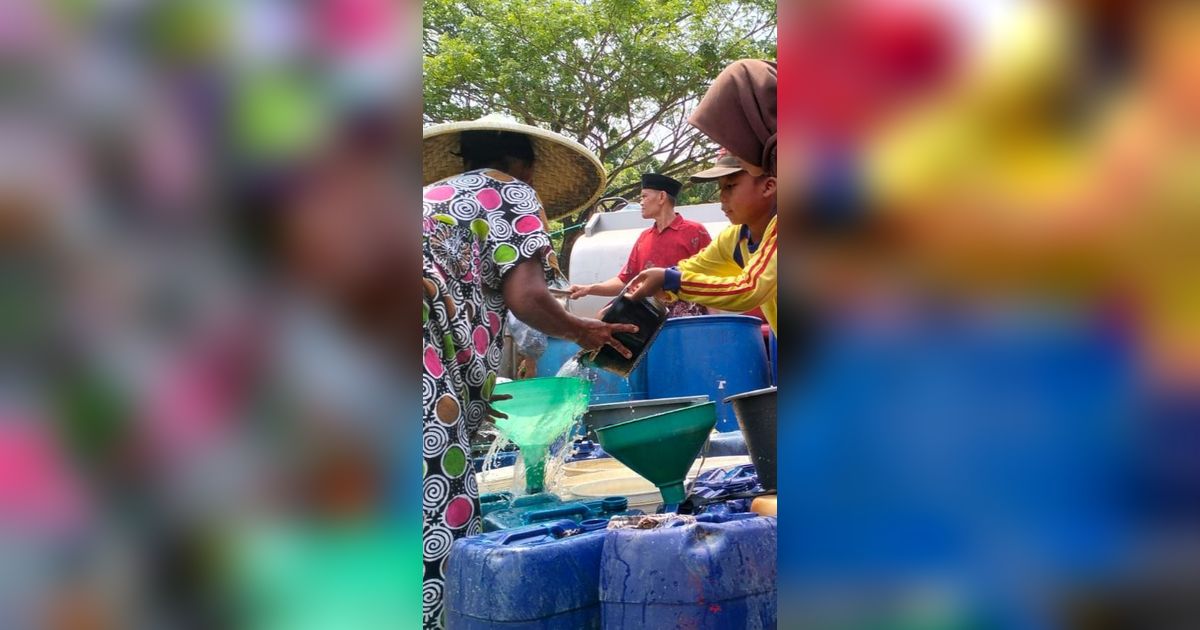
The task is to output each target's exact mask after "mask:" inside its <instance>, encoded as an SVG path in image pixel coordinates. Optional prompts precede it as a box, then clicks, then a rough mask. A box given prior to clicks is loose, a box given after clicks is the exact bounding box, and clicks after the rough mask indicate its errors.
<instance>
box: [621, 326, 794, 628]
mask: <svg viewBox="0 0 1200 630" xmlns="http://www.w3.org/2000/svg"><path fill="white" fill-rule="evenodd" d="M760 343H761V341H760ZM714 517H715V518H714ZM698 520H700V521H701V522H696V523H692V524H688V525H681V526H678V527H663V528H659V529H647V530H637V529H615V530H609V531H608V533H607V536H606V540H605V541H604V552H603V554H602V555H601V559H600V609H601V622H602V627H603V628H605V629H606V630H608V629H611V630H618V629H633V628H695V629H711V630H730V629H737V628H775V627H776V617H777V613H776V610H777V593H776V587H775V577H776V572H777V567H776V560H775V557H776V556H775V550H776V543H777V534H776V520H775V519H774V518H773V517H769V516H757V515H754V514H730V515H727V516H723V517H720V516H716V515H703V516H700V517H698ZM706 521H708V522H706ZM711 521H716V522H711Z"/></svg>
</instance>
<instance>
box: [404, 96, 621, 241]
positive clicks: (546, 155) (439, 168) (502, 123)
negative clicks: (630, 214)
mask: <svg viewBox="0 0 1200 630" xmlns="http://www.w3.org/2000/svg"><path fill="white" fill-rule="evenodd" d="M474 130H493V131H513V132H516V133H523V134H525V135H527V136H529V138H530V140H531V141H532V143H533V153H534V165H533V181H532V182H527V183H528V184H529V185H531V186H533V189H534V190H535V191H537V194H538V197H539V198H540V199H541V200H542V206H543V207H544V208H545V209H546V217H547V218H551V219H553V218H556V217H561V216H563V215H566V214H571V213H574V212H577V211H579V210H582V209H584V208H587V207H588V206H590V205H592V204H593V203H596V200H597V199H599V198H600V194H601V193H603V192H604V186H605V184H606V183H607V180H608V177H607V175H606V174H605V172H604V166H603V165H602V164H600V160H599V159H597V158H596V156H595V154H593V153H592V152H591V151H589V150H588V149H587V148H586V147H584V146H583V145H581V144H579V143H578V142H575V141H574V140H571V139H570V138H567V137H566V136H563V135H561V134H557V133H554V132H553V131H547V130H545V129H541V128H538V127H534V126H532V125H523V124H521V123H517V122H512V121H509V120H504V119H502V118H498V117H495V116H485V117H483V118H480V119H479V120H472V121H468V122H452V123H443V124H440V125H432V126H429V127H426V128H425V132H424V148H423V151H422V156H421V167H422V170H423V171H424V185H426V186H428V185H429V184H432V183H434V182H437V181H440V180H443V179H445V178H447V177H452V176H454V175H458V174H459V173H462V172H463V161H462V158H461V157H459V156H458V155H456V154H457V153H459V149H460V146H461V145H460V139H461V136H462V132H464V131H474Z"/></svg>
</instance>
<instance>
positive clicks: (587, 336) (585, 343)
mask: <svg viewBox="0 0 1200 630" xmlns="http://www.w3.org/2000/svg"><path fill="white" fill-rule="evenodd" d="M637 331H638V327H637V325H635V324H609V323H607V322H602V321H600V320H598V319H580V320H579V330H578V332H577V333H576V336H575V339H574V341H575V343H577V344H579V347H581V348H583V349H584V350H588V351H592V350H599V349H600V348H603V347H604V346H612V347H613V349H614V350H616V351H617V352H619V353H620V354H621V356H623V357H625V358H626V359H628V358H630V357H632V356H633V353H632V352H630V351H629V349H628V348H626V347H625V346H624V345H622V344H621V342H620V341H617V340H616V338H614V337H613V333H619V332H627V333H635V332H637Z"/></svg>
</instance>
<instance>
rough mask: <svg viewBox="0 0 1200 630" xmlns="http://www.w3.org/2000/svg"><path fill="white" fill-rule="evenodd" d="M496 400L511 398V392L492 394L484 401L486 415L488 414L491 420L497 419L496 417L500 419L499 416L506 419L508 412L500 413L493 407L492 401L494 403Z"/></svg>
mask: <svg viewBox="0 0 1200 630" xmlns="http://www.w3.org/2000/svg"><path fill="white" fill-rule="evenodd" d="M498 400H512V394H492V397H491V398H489V399H488V401H487V403H486V404H487V416H488V418H491V419H492V420H497V419H501V418H503V419H505V420H507V419H508V414H506V413H501V412H500V411H499V410H498V409H496V408H495V407H493V406H492V403H494V402H496V401H498Z"/></svg>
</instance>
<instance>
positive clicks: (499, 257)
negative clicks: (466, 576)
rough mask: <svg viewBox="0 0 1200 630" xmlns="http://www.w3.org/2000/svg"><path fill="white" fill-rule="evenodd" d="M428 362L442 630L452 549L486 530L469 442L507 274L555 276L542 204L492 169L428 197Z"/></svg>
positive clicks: (429, 563) (484, 390) (436, 617)
mask: <svg viewBox="0 0 1200 630" xmlns="http://www.w3.org/2000/svg"><path fill="white" fill-rule="evenodd" d="M423 197H424V213H423V233H424V245H423V250H424V251H423V254H424V257H423V258H424V260H423V277H422V285H423V302H422V323H423V324H424V336H423V346H424V347H423V348H422V356H421V365H422V374H421V402H422V403H423V407H424V417H423V419H422V422H423V427H422V445H421V446H422V455H423V457H424V479H423V484H424V485H423V488H422V510H423V513H424V527H423V532H422V533H423V549H424V560H425V579H424V584H423V591H422V600H423V603H424V618H425V623H424V627H425V628H427V629H428V628H440V627H442V618H443V613H442V594H443V589H444V586H445V582H444V578H443V576H444V575H445V563H446V558H447V557H448V556H449V552H450V545H451V544H452V543H453V542H454V541H455V540H456V539H458V538H461V537H463V536H470V535H473V534H477V533H479V532H480V531H481V525H482V521H481V519H480V515H479V491H478V489H477V488H476V482H475V475H474V473H473V471H472V469H471V459H470V452H471V450H470V449H471V436H472V435H473V434H474V433H475V432H476V431H477V430H478V429H479V427H480V425H481V424H482V423H483V420H484V418H485V415H486V412H487V405H486V401H487V399H488V398H489V397H490V396H491V393H492V388H493V387H494V386H495V384H496V371H497V370H498V369H499V367H500V353H501V345H502V327H503V326H502V322H504V320H505V317H506V315H507V307H506V306H505V304H504V300H503V299H502V298H501V294H500V286H501V279H502V278H504V275H505V274H506V273H508V272H509V271H510V270H512V269H513V267H515V266H516V265H517V264H519V263H521V262H523V261H526V260H529V259H532V258H540V259H541V261H542V265H543V267H544V269H545V272H546V274H547V279H548V280H553V279H554V278H555V276H556V274H557V273H558V272H557V263H556V261H555V259H554V251H553V249H551V246H550V237H549V236H548V235H547V234H546V228H545V224H544V222H543V221H544V219H543V217H544V215H543V212H542V205H541V202H540V201H539V200H538V198H537V194H536V193H535V192H534V190H533V188H531V187H530V186H529V185H528V184H525V183H524V182H521V181H519V180H517V179H515V178H513V177H511V176H509V175H506V174H505V173H502V172H499V171H495V170H477V171H470V172H467V173H463V174H462V175H458V176H455V177H451V178H449V179H445V180H442V181H440V182H437V183H435V184H431V185H429V186H427V187H425V189H424V190H423Z"/></svg>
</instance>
